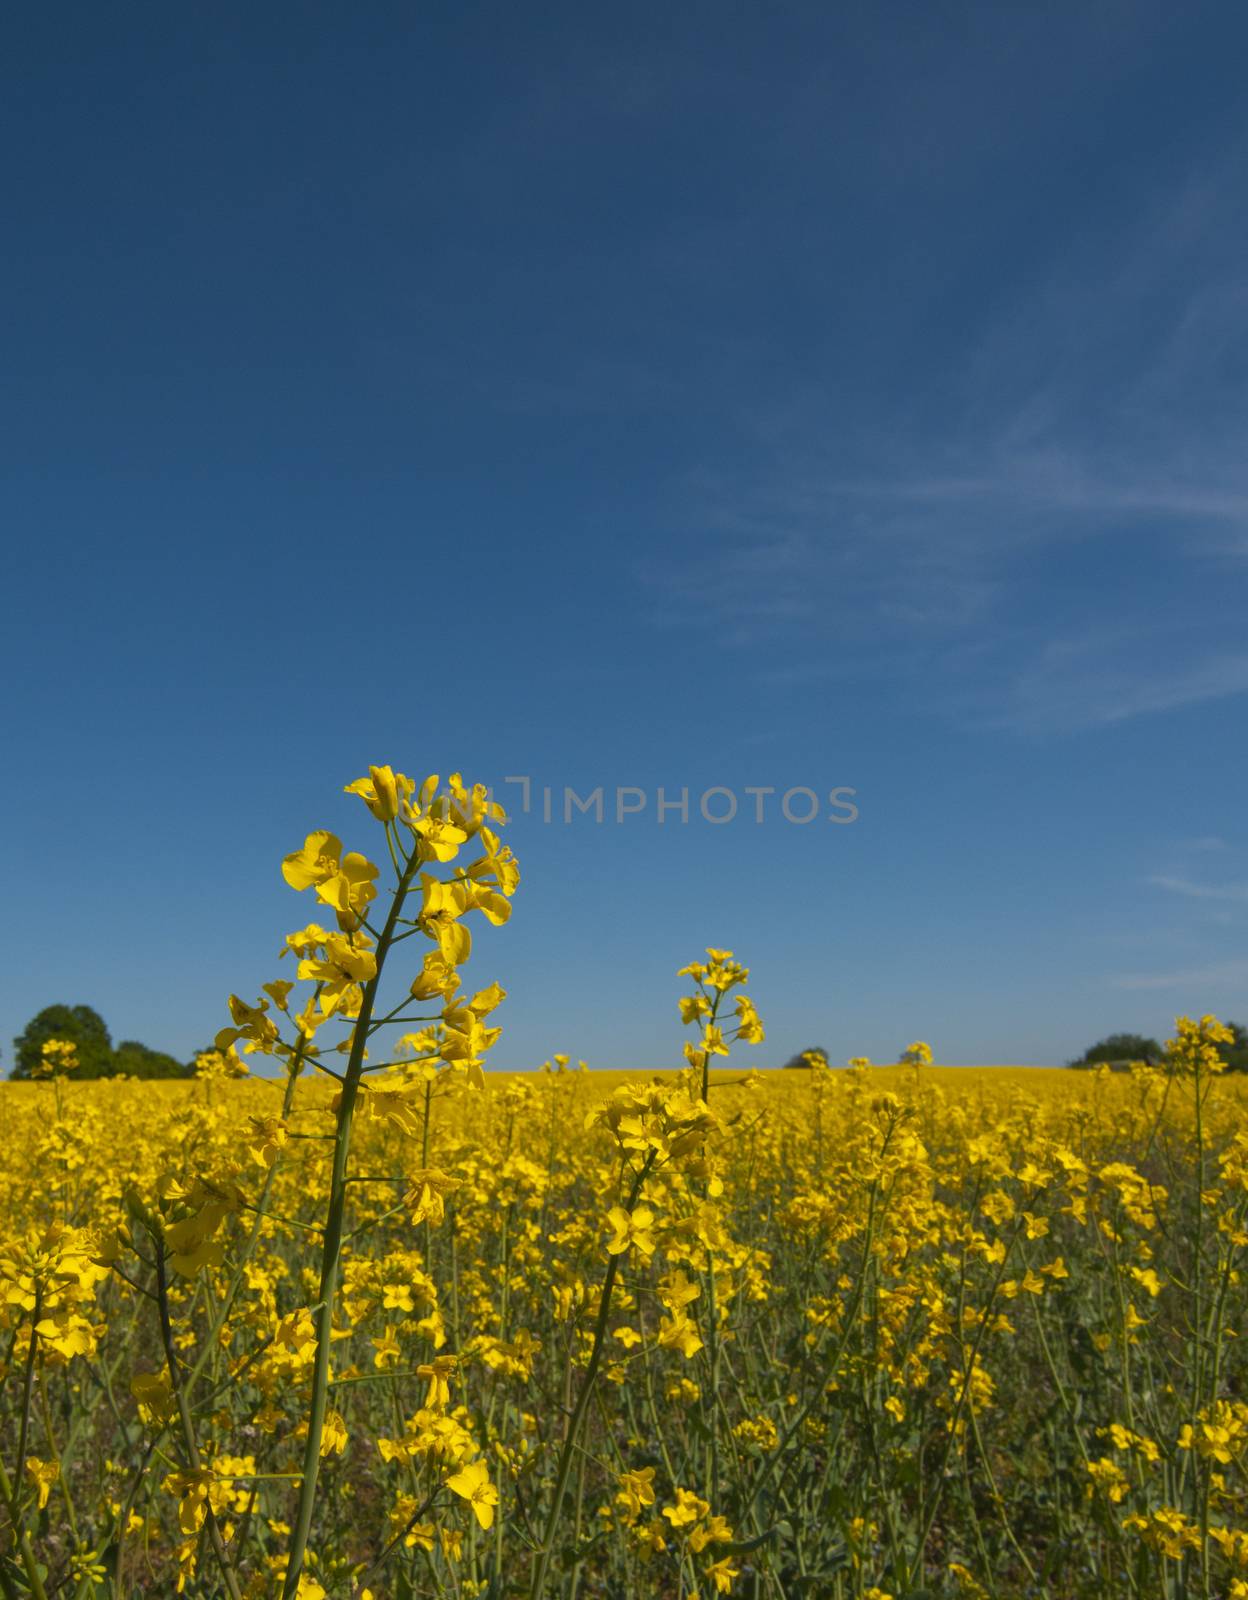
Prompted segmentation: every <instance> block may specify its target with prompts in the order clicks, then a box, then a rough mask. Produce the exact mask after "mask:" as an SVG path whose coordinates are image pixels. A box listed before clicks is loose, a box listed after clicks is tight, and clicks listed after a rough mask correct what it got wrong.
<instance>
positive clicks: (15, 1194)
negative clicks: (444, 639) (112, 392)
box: [0, 767, 1248, 1600]
mask: <svg viewBox="0 0 1248 1600" xmlns="http://www.w3.org/2000/svg"><path fill="white" fill-rule="evenodd" d="M350 788H351V792H353V793H355V794H358V795H359V796H360V798H361V799H362V801H363V802H364V804H365V805H366V807H367V809H368V811H369V812H370V813H371V815H372V818H373V819H374V821H373V823H371V824H369V825H370V826H371V827H373V828H375V829H376V830H377V832H376V834H375V835H374V836H375V837H377V838H378V839H379V840H380V841H381V842H380V848H379V849H378V850H377V851H376V852H375V854H376V855H377V857H378V861H374V860H372V859H370V857H369V856H367V855H365V854H362V853H359V852H356V851H348V850H345V849H344V847H343V845H342V843H341V841H339V840H338V839H337V838H336V837H335V836H334V835H332V834H330V833H327V832H324V831H321V832H316V833H313V834H311V835H309V836H308V838H307V840H306V841H305V843H304V845H303V846H302V847H301V848H300V849H298V850H296V851H294V852H292V854H291V855H290V856H288V857H287V859H286V861H285V863H284V864H283V872H284V874H285V876H286V879H287V882H288V883H289V884H290V885H291V887H292V889H293V890H305V891H306V890H312V891H314V893H315V896H316V898H317V901H318V904H319V906H320V907H321V908H322V914H326V913H328V914H329V920H330V921H331V922H332V923H333V926H332V927H330V928H326V927H322V926H320V925H319V924H317V923H315V922H314V923H309V924H307V925H304V926H301V927H300V928H299V929H298V930H297V931H295V932H292V933H290V934H288V935H287V936H286V937H285V940H284V945H283V949H284V951H285V952H286V953H287V959H286V961H285V962H284V963H281V964H280V965H279V968H278V970H279V971H281V972H282V973H283V975H282V976H281V977H280V978H273V979H271V980H270V981H268V982H265V983H264V984H263V985H261V986H259V988H258V992H257V994H256V996H255V997H254V998H252V999H243V998H240V997H238V996H231V997H230V1002H229V1005H230V1013H231V1017H232V1023H231V1025H230V1026H229V1027H226V1028H224V1029H223V1030H222V1032H221V1034H220V1035H219V1036H218V1039H217V1041H216V1045H217V1048H216V1049H215V1050H213V1051H211V1052H208V1053H207V1054H206V1055H204V1056H203V1057H201V1058H200V1061H199V1064H198V1066H199V1071H198V1075H197V1077H196V1079H195V1080H194V1081H193V1082H182V1083H140V1082H135V1081H127V1080H112V1081H104V1082H80V1081H76V1080H75V1075H74V1073H75V1053H74V1050H73V1047H72V1045H71V1044H68V1043H66V1042H61V1041H50V1043H49V1045H48V1046H47V1047H46V1048H45V1051H44V1077H43V1079H42V1080H41V1081H38V1082H33V1083H21V1084H14V1083H8V1084H4V1085H3V1086H0V1115H2V1117H3V1127H4V1130H5V1135H6V1137H5V1141H4V1148H3V1155H2V1156H0V1591H2V1592H3V1594H4V1595H5V1596H16V1595H21V1596H30V1595H33V1596H36V1597H41V1600H52V1597H53V1596H57V1597H67V1600H86V1597H101V1600H102V1597H108V1600H119V1597H122V1596H137V1595H156V1596H172V1595H174V1594H176V1593H183V1594H186V1595H189V1596H196V1597H200V1600H208V1597H212V1600H217V1597H221V1596H229V1597H231V1600H262V1597H263V1600H270V1597H271V1600H278V1597H281V1600H318V1597H321V1596H326V1595H328V1596H330V1597H333V1600H365V1597H369V1596H371V1597H372V1600H390V1597H393V1600H404V1597H414V1596H430V1597H432V1596H447V1597H449V1596H454V1597H456V1600H460V1597H490V1600H504V1597H527V1600H541V1597H555V1596H558V1597H561V1600H592V1597H597V1596H601V1597H614V1600H633V1597H636V1600H647V1597H656V1600H661V1597H671V1600H677V1597H680V1600H684V1597H699V1596H706V1597H710V1596H713V1595H717V1594H732V1595H737V1596H741V1597H745V1600H754V1597H759V1600H761V1597H764V1596H766V1597H772V1600H781V1597H795V1600H796V1597H803V1600H812V1597H813V1600H819V1597H828V1600H888V1597H891V1600H920V1597H924V1596H926V1597H931V1600H935V1597H955V1596H962V1597H972V1596H974V1597H984V1596H991V1597H993V1600H1013V1597H1020V1600H1021V1597H1025V1596H1026V1597H1041V1596H1051V1597H1054V1600H1076V1597H1085V1596H1086V1597H1093V1596H1096V1597H1103V1600H1110V1597H1120V1596H1121V1597H1125V1596H1134V1597H1139V1600H1174V1597H1178V1596H1198V1597H1201V1600H1214V1597H1217V1600H1224V1597H1225V1600H1248V1524H1246V1522H1245V1503H1246V1500H1245V1497H1246V1495H1248V1474H1246V1471H1245V1468H1246V1465H1248V1400H1246V1397H1245V1372H1246V1368H1248V1361H1246V1358H1245V1354H1244V1337H1245V1335H1248V1314H1246V1308H1248V1293H1246V1286H1245V1281H1244V1277H1243V1272H1242V1266H1241V1260H1242V1253H1243V1251H1244V1249H1245V1247H1246V1246H1248V1218H1246V1209H1248V1122H1246V1119H1245V1096H1244V1089H1243V1085H1242V1082H1241V1081H1240V1080H1238V1079H1235V1078H1231V1077H1227V1076H1225V1075H1223V1074H1222V1073H1221V1072H1220V1067H1221V1060H1220V1057H1219V1054H1218V1051H1217V1049H1216V1046H1217V1045H1218V1043H1219V1042H1220V1041H1221V1040H1222V1038H1223V1037H1224V1033H1225V1030H1223V1029H1222V1028H1221V1027H1220V1025H1219V1024H1218V1023H1217V1022H1216V1020H1215V1019H1214V1018H1212V1017H1206V1018H1203V1019H1201V1020H1200V1021H1192V1020H1189V1019H1187V1018H1180V1019H1179V1021H1178V1024H1177V1026H1176V1033H1175V1038H1174V1040H1173V1041H1171V1045H1170V1048H1169V1052H1168V1055H1167V1059H1166V1062H1165V1064H1164V1066H1163V1067H1161V1068H1143V1067H1140V1068H1136V1069H1133V1070H1132V1071H1130V1072H1124V1073H1111V1072H1109V1071H1108V1069H1101V1070H1096V1071H1092V1072H1073V1071H1042V1070H1035V1069H1010V1068H984V1069H942V1068H939V1067H934V1066H932V1065H931V1064H930V1061H931V1054H930V1051H928V1050H927V1049H926V1047H925V1046H922V1045H918V1044H916V1046H915V1047H913V1049H912V1050H911V1052H910V1053H909V1060H908V1064H907V1065H905V1066H899V1067H888V1068H879V1067H871V1066H867V1065H862V1064H860V1065H857V1066H854V1067H853V1068H852V1069H842V1070H833V1069H829V1068H827V1067H826V1066H824V1065H822V1064H819V1063H816V1064H815V1065H813V1066H812V1067H811V1069H810V1070H808V1071H787V1072H772V1073H759V1072H754V1071H751V1070H750V1064H749V1046H750V1045H751V1044H756V1043H758V1042H760V1041H761V1040H762V1038H763V1023H762V1021H761V1020H760V1019H759V1017H758V1015H757V1013H756V1011H755V1010H754V1007H753V1005H752V1004H751V1002H750V1000H749V997H748V972H747V970H746V968H745V967H744V966H743V965H741V963H740V961H739V960H738V959H737V957H736V956H734V955H733V953H732V952H730V951H725V950H717V949H711V950H709V951H707V952H706V954H705V957H704V958H702V959H701V960H698V961H695V962H693V963H691V965H690V966H689V967H687V968H686V969H684V971H683V972H682V974H680V978H679V981H678V979H677V977H676V975H674V977H673V1021H674V1024H675V1022H676V1014H675V1013H676V1006H677V1004H679V1013H680V1021H681V1022H683V1024H684V1025H685V1026H686V1028H687V1029H688V1030H689V1032H688V1038H689V1041H690V1042H689V1044H688V1046H687V1047H686V1052H685V1063H684V1066H683V1067H682V1068H681V1069H680V1070H679V1071H673V1072H671V1073H667V1074H662V1075H659V1076H646V1075H644V1074H643V1075H638V1076H637V1077H635V1078H634V1077H630V1076H629V1075H627V1074H604V1073H593V1072H588V1071H585V1070H583V1069H579V1068H576V1067H573V1066H572V1065H571V1064H570V1063H569V1062H567V1061H566V1060H565V1059H564V1058H561V1057H557V1058H555V1060H554V1061H553V1062H552V1063H550V1064H548V1065H547V1066H546V1068H544V1069H543V1070H542V1071H540V1072H537V1073H533V1074H526V1075H511V1076H505V1075H502V1074H494V1073H488V1072H485V1071H483V1066H484V1063H485V1061H486V1059H487V1055H488V1051H489V1050H490V1048H491V1047H492V1045H493V1044H494V1042H495V1040H496V1038H497V1036H498V1026H497V1021H496V1017H497V1014H498V1010H499V1007H500V1005H501V1003H502V1002H503V1000H504V998H505V997H504V995H503V993H502V991H501V989H499V988H498V986H497V985H493V984H491V985H488V986H486V987H483V988H480V989H474V987H473V985H472V984H470V983H468V982H467V981H466V979H465V976H464V972H463V969H464V967H465V965H466V963H467V962H468V961H469V959H470V956H471V934H470V927H471V918H472V917H473V914H475V913H479V914H480V915H482V916H484V917H485V918H487V919H488V920H490V921H491V922H494V923H496V924H502V923H503V922H505V921H506V920H507V914H508V912H509V909H510V899H511V896H512V895H513V894H514V893H515V892H516V890H517V887H518V884H519V871H518V868H517V865H516V863H515V861H514V858H513V857H512V855H511V853H510V851H508V850H507V849H506V847H505V846H503V845H502V844H501V842H500V839H499V836H498V833H497V831H496V829H497V827H498V826H500V825H501V823H502V821H503V818H502V816H501V814H500V813H499V812H498V810H497V807H494V806H493V805H492V804H491V802H490V801H489V800H488V798H487V796H486V795H485V792H484V790H482V789H480V788H476V789H470V788H468V787H467V786H465V785H464V784H462V783H461V782H460V780H459V779H458V778H457V777H456V778H452V779H451V780H450V783H449V785H448V786H447V787H446V788H445V789H440V788H439V785H438V781H437V780H436V779H431V780H429V781H428V782H427V783H426V784H424V785H422V786H420V787H419V788H418V787H417V786H416V785H415V784H413V783H411V782H410V781H409V780H407V779H406V778H404V777H403V775H402V774H398V773H394V772H392V771H391V769H390V768H388V767H380V768H373V769H371V771H370V775H369V777H368V778H367V779H361V780H359V781H358V782H357V783H355V784H352V785H351V786H350ZM379 863H380V864H379ZM292 920H293V919H292ZM413 938H414V939H416V940H417V941H418V942H417V943H416V944H414V945H413V944H410V943H407V941H408V940H410V939H413ZM278 942H279V941H278V940H277V939H275V944H276V943H278ZM412 951H415V952H416V954H415V955H413V956H411V958H410V959H409V952H412ZM765 956H766V952H765V950H763V951H760V952H758V958H760V959H763V958H765ZM262 1068H263V1070H264V1072H266V1073H267V1074H268V1075H267V1076H266V1075H262V1070H261V1069H262Z"/></svg>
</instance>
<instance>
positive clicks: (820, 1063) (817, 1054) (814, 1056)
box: [784, 1044, 828, 1071]
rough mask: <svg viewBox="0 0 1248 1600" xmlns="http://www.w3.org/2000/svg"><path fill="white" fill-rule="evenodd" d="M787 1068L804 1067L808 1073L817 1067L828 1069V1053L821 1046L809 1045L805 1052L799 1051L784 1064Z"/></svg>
mask: <svg viewBox="0 0 1248 1600" xmlns="http://www.w3.org/2000/svg"><path fill="white" fill-rule="evenodd" d="M784 1064H785V1066H786V1067H804V1068H805V1069H806V1070H807V1071H810V1070H812V1069H813V1068H815V1067H826V1066H827V1064H828V1052H827V1051H826V1050H825V1049H824V1048H823V1046H822V1045H821V1044H811V1045H807V1047H806V1048H805V1050H799V1051H798V1053H797V1054H796V1055H795V1056H790V1057H789V1059H788V1060H787V1061H786V1062H785V1063H784Z"/></svg>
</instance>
